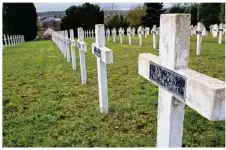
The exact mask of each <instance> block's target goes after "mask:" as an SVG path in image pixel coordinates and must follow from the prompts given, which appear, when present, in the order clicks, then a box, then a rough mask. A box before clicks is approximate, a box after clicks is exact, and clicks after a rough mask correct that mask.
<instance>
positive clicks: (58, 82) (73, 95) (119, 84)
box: [3, 32, 225, 147]
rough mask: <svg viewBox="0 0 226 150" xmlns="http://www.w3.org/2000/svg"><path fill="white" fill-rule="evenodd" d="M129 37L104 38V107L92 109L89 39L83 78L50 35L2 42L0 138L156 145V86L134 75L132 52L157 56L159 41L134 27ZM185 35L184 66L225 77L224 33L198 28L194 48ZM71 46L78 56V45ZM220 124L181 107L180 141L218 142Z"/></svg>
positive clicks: (94, 78) (221, 141) (94, 84)
mask: <svg viewBox="0 0 226 150" xmlns="http://www.w3.org/2000/svg"><path fill="white" fill-rule="evenodd" d="M136 33H137V32H136ZM125 34H126V32H125ZM156 37H157V38H158V37H159V35H156ZM131 39H132V42H131V45H129V44H128V42H127V41H128V37H127V35H125V36H124V39H123V40H124V42H123V44H120V39H119V37H118V34H117V36H116V42H115V43H114V42H113V38H112V37H110V41H109V42H107V39H106V40H105V41H106V47H108V48H109V49H112V51H113V53H114V63H113V64H111V65H107V78H108V97H109V114H108V115H105V114H102V113H100V109H99V101H98V98H99V94H98V73H97V56H95V55H93V54H92V53H91V45H92V43H94V42H95V39H86V40H85V42H86V44H87V53H86V71H87V72H86V73H87V81H88V82H87V84H86V85H85V86H84V85H82V84H81V74H80V71H79V70H80V64H79V58H78V57H76V58H77V59H76V64H77V71H73V70H72V66H71V63H67V60H66V57H65V58H64V56H63V55H62V53H61V51H60V50H59V49H58V47H57V46H56V45H55V44H54V43H53V42H52V41H37V42H27V43H22V44H18V45H15V46H14V47H9V48H8V47H7V48H5V49H4V50H3V146H4V147H6V146H11V147H12V146H17V147H23V146H27V147H28V146H30V147H31V146H36V147H40V146H45V147H51V146H55V147H90V146H93V147H156V138H157V108H158V88H157V86H155V85H153V84H151V83H150V82H149V81H147V80H146V79H143V78H142V77H141V76H139V75H138V72H137V71H138V70H137V68H138V63H137V61H138V60H137V58H138V55H139V54H140V53H152V54H153V55H157V56H158V54H159V52H158V46H157V49H155V50H154V49H153V43H152V41H153V40H152V34H151V33H150V35H149V36H147V38H143V39H142V46H139V39H138V36H137V34H136V35H135V36H134V37H133V36H131ZM75 41H77V39H75ZM190 41H191V43H190V53H189V64H188V67H189V68H190V69H193V70H195V71H197V72H200V73H203V74H205V75H208V76H210V77H213V78H217V79H219V80H222V81H224V80H225V75H224V73H225V65H224V59H225V54H224V53H225V52H224V44H225V43H224V42H225V38H224V36H223V38H222V44H218V38H213V37H212V34H208V36H204V37H203V38H202V50H201V55H199V56H196V46H197V43H196V42H197V37H196V34H194V35H193V36H192V37H191V40H190ZM156 45H158V43H157V44H156ZM59 46H60V45H59ZM64 48H65V46H64ZM75 53H76V56H79V51H78V48H77V47H76V51H75ZM12 58H13V59H12ZM12 68H13V69H12ZM178 74H179V73H178ZM186 94H187V93H185V95H186ZM224 130H225V123H224V121H217V122H212V121H208V120H207V119H206V118H204V117H202V116H201V115H200V114H199V113H197V112H196V111H195V110H192V109H191V108H190V107H185V116H184V127H183V140H182V146H186V147H202V146H204V147H224V146H225V131H224Z"/></svg>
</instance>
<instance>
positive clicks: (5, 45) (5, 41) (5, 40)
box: [3, 35, 8, 47]
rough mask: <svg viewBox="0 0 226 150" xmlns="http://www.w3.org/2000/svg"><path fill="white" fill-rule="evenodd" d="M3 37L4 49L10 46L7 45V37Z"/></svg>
mask: <svg viewBox="0 0 226 150" xmlns="http://www.w3.org/2000/svg"><path fill="white" fill-rule="evenodd" d="M3 37H4V47H8V45H7V39H6V36H5V35H3Z"/></svg>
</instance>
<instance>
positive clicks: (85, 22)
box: [2, 3, 225, 41]
mask: <svg viewBox="0 0 226 150" xmlns="http://www.w3.org/2000/svg"><path fill="white" fill-rule="evenodd" d="M112 11H114V10H111V14H107V13H106V14H105V13H104V11H103V10H101V9H100V7H99V6H98V5H96V4H90V3H84V4H83V5H80V6H75V5H73V6H71V7H69V8H68V9H67V10H66V13H65V16H64V17H63V19H62V23H61V25H60V27H61V30H67V29H74V35H75V36H76V35H77V28H78V27H83V28H84V30H94V27H95V25H96V24H105V26H106V28H117V29H118V28H119V27H123V28H127V27H129V26H130V27H135V28H137V27H138V26H147V27H152V26H153V25H157V26H159V23H160V15H161V14H164V13H189V14H191V24H192V25H196V24H197V22H199V21H201V22H202V23H203V24H204V25H205V26H206V28H207V29H209V25H211V24H219V23H225V3H175V4H173V5H172V6H171V7H170V8H168V9H164V4H163V3H144V5H139V6H137V7H132V8H131V9H130V10H129V11H128V12H127V13H126V14H125V15H121V14H118V13H112ZM115 11H117V10H115ZM2 14H3V34H22V35H24V37H25V41H29V40H33V39H35V37H36V35H37V13H36V8H35V6H34V4H33V3H3V13H2ZM106 20H107V21H106ZM104 21H105V22H104Z"/></svg>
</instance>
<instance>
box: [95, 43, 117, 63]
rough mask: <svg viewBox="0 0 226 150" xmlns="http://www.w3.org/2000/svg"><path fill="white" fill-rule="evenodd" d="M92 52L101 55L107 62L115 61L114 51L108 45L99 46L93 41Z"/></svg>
mask: <svg viewBox="0 0 226 150" xmlns="http://www.w3.org/2000/svg"><path fill="white" fill-rule="evenodd" d="M92 53H93V54H94V55H96V56H97V57H99V58H100V59H101V60H102V61H103V62H104V63H106V64H112V63H113V51H112V50H111V49H109V48H107V47H101V48H98V47H97V45H96V43H93V44H92Z"/></svg>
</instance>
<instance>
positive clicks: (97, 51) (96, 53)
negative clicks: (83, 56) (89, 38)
mask: <svg viewBox="0 0 226 150" xmlns="http://www.w3.org/2000/svg"><path fill="white" fill-rule="evenodd" d="M94 54H95V55H96V56H97V57H100V58H101V51H100V49H99V48H97V47H96V46H94Z"/></svg>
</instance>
